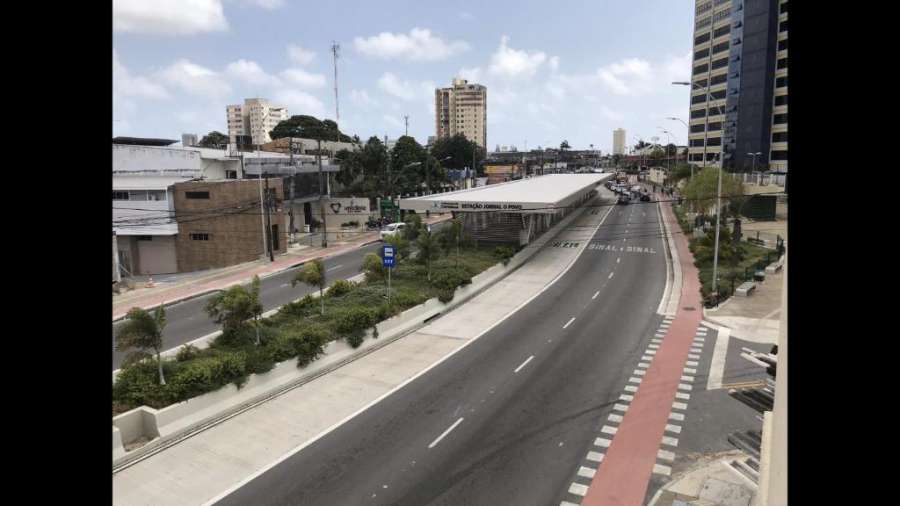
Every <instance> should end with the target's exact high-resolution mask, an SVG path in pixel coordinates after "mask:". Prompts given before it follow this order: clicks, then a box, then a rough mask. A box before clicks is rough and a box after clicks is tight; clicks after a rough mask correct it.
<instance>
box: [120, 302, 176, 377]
mask: <svg viewBox="0 0 900 506" xmlns="http://www.w3.org/2000/svg"><path fill="white" fill-rule="evenodd" d="M165 326H166V310H165V309H163V307H162V306H159V307H158V308H156V311H154V313H153V314H152V315H151V314H150V313H148V312H147V311H146V310H145V309H141V308H139V307H133V308H131V309H130V310H129V311H128V314H127V315H126V316H125V323H123V324H122V325H121V326H120V327H119V331H118V332H117V333H116V351H128V350H135V351H132V352H131V353H129V354H128V356H127V357H126V358H125V361H126V363H134V362H138V361H140V360H143V359H144V358H147V357H148V356H150V350H152V351H153V352H154V353H155V354H156V363H157V366H158V367H159V384H160V385H165V384H166V377H165V375H164V374H163V367H162V355H161V354H162V332H163V328H165Z"/></svg>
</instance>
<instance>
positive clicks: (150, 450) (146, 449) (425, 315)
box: [113, 206, 609, 474]
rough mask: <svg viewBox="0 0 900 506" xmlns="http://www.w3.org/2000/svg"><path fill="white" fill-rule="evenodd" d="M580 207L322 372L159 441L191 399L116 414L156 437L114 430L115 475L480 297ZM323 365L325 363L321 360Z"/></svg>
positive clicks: (309, 373) (412, 310)
mask: <svg viewBox="0 0 900 506" xmlns="http://www.w3.org/2000/svg"><path fill="white" fill-rule="evenodd" d="M585 209H586V207H584V206H582V207H581V208H579V209H578V210H576V211H575V212H572V213H571V214H570V215H569V216H566V217H565V218H563V219H562V220H561V221H560V222H559V223H557V224H556V225H554V227H552V228H551V229H550V230H548V231H547V233H545V234H544V235H543V237H541V238H539V239H538V240H537V241H535V242H533V243H531V244H529V245H528V246H527V247H525V248H523V249H522V250H521V251H519V252H518V253H517V254H516V255H515V256H514V257H513V258H512V259H510V261H509V262H508V263H507V265H506V266H503V265H502V264H496V265H494V266H493V267H490V268H488V269H487V270H485V271H483V272H482V273H481V274H479V275H478V276H476V277H475V278H473V279H472V284H471V285H467V286H464V287H459V288H457V292H456V293H457V295H456V296H455V297H454V298H453V300H452V301H450V302H449V303H447V304H443V303H440V302H439V301H437V299H429V300H428V301H426V302H425V303H423V304H421V305H419V306H415V307H413V308H410V309H407V310H406V311H404V312H403V313H401V314H400V315H398V316H395V317H394V318H391V319H389V320H385V322H382V323H386V322H390V320H395V321H394V322H393V325H392V326H391V327H390V329H379V334H380V337H379V339H377V340H375V339H366V340H365V341H364V343H363V346H362V347H361V348H359V349H356V350H353V351H351V352H349V354H348V355H347V356H346V357H342V358H340V359H337V360H336V361H335V362H334V363H332V364H327V365H324V366H323V367H321V368H315V369H310V370H308V371H307V373H306V374H304V373H300V376H299V377H298V378H294V379H290V380H288V381H286V382H283V383H281V384H279V385H277V386H273V387H271V388H269V389H268V390H266V391H265V392H263V393H261V394H259V395H256V396H254V397H252V398H251V399H249V400H246V401H244V402H241V403H239V404H237V405H235V406H231V407H228V408H225V409H222V410H220V411H219V412H217V413H216V414H214V415H211V416H207V417H204V418H203V419H201V420H199V421H197V422H195V423H192V424H189V425H187V426H186V427H184V428H182V429H180V430H177V431H176V432H173V433H171V434H168V435H165V436H162V437H159V426H157V418H156V414H157V413H159V412H161V411H163V410H166V409H168V408H171V407H175V406H182V405H185V403H188V402H191V400H193V399H189V400H187V401H183V402H181V403H178V404H174V405H172V406H167V407H166V408H163V409H162V410H156V409H153V408H149V407H146V406H141V407H138V408H135V409H133V410H131V411H129V412H127V413H123V414H121V415H118V416H117V417H114V419H113V420H114V423H115V422H116V420H117V419H118V420H123V419H124V417H125V416H126V415H129V416H132V417H135V416H138V415H140V416H141V417H142V418H141V419H142V420H143V422H141V423H143V426H144V427H147V426H148V425H149V426H150V429H151V430H150V431H149V432H151V433H155V434H153V435H156V436H157V438H156V439H154V440H152V441H151V442H149V443H147V444H146V445H144V446H142V447H141V448H137V449H135V450H132V451H131V452H128V454H125V452H124V448H122V449H120V448H119V447H118V446H117V443H118V444H119V445H121V444H122V443H123V442H124V441H123V440H124V438H123V437H122V436H121V434H119V435H118V437H117V433H116V431H115V430H114V435H113V445H114V446H113V457H114V458H113V474H115V473H117V472H119V471H122V470H124V469H126V468H128V467H130V466H132V465H134V464H136V463H138V462H140V461H141V460H144V459H146V458H149V457H151V456H152V455H154V454H156V453H159V452H161V451H163V450H165V449H166V448H169V447H171V446H174V445H175V444H178V443H179V442H181V441H184V440H186V439H188V438H190V437H192V436H194V435H196V434H199V433H200V432H203V431H205V430H207V429H210V428H212V427H215V426H216V425H218V424H220V423H222V422H224V421H226V420H228V419H230V418H232V417H234V416H237V415H239V414H240V413H243V412H245V411H247V410H249V409H252V408H254V407H256V406H258V405H260V404H262V403H264V402H266V401H269V400H271V399H274V398H275V397H278V396H280V395H282V394H284V393H286V392H288V391H290V390H293V389H294V388H297V387H300V386H302V385H304V384H306V383H308V382H310V381H312V380H314V379H316V378H318V377H320V376H323V375H325V374H328V373H329V372H332V371H334V370H336V369H338V368H340V367H342V366H344V365H346V364H349V363H351V362H353V361H355V360H357V359H360V358H362V357H364V356H366V355H368V354H369V353H372V352H374V351H377V350H378V349H381V348H383V347H384V346H387V345H388V344H391V343H392V342H395V341H397V340H398V339H401V338H402V337H404V336H406V335H409V334H410V333H413V332H415V331H417V330H418V329H420V328H422V327H423V326H425V325H427V324H429V323H431V322H432V321H433V320H434V319H435V318H439V317H440V316H442V315H444V314H446V313H448V312H450V311H452V310H453V309H455V308H456V307H458V306H460V305H462V304H464V303H466V302H468V301H469V300H470V299H472V298H474V297H475V296H477V295H478V294H480V293H482V292H483V291H484V290H486V289H488V288H490V287H491V286H493V285H494V284H496V283H497V282H499V281H500V280H502V279H503V278H505V277H506V276H508V275H509V274H511V273H513V272H515V271H516V270H517V269H518V268H519V267H521V266H522V265H523V264H524V263H525V262H526V261H527V260H528V259H530V258H531V257H532V256H533V255H534V254H535V253H537V251H539V250H540V249H541V248H542V247H543V246H544V245H545V244H546V243H547V242H549V241H550V240H551V239H552V238H553V237H555V236H556V235H557V234H559V233H560V232H561V231H562V230H563V229H564V228H565V227H566V226H567V225H568V224H569V223H571V222H572V221H573V220H574V219H576V218H577V217H579V216H581V215H582V214H583V213H584V210H585ZM608 214H609V212H607V215H608ZM604 220H605V216H604ZM601 223H602V221H601ZM577 258H578V257H577V256H576V259H577ZM573 262H574V260H573ZM491 271H493V272H491ZM479 276H484V278H483V279H481V280H477V279H476V278H478V277H479ZM429 305H430V306H432V308H431V309H429V308H428V307H427V306H429ZM405 315H409V316H406V317H405ZM410 316H411V318H410ZM408 320H412V321H408ZM211 335H212V334H210V336H211ZM205 337H209V336H205ZM367 337H371V332H367ZM201 339H203V338H201ZM336 342H337V341H335V343H336ZM182 346H183V345H182ZM176 350H177V348H176ZM170 351H171V350H170ZM324 358H326V357H323V358H322V359H319V360H323V359H324ZM295 362H296V360H295V359H291V360H287V361H285V362H281V363H280V364H278V365H276V368H277V367H279V366H283V364H292V363H295ZM322 363H324V361H323V362H322ZM315 364H316V362H313V363H312V364H310V365H309V366H307V367H311V366H312V367H314V366H315ZM265 374H271V371H270V372H269V373H265ZM254 376H263V375H256V374H254V375H251V378H252V377H254ZM248 381H249V380H248ZM226 388H229V385H226V386H225V387H222V388H221V389H219V390H217V391H216V392H219V391H222V390H224V389H226ZM216 392H209V393H207V394H203V396H208V395H211V394H215V393H216ZM203 396H199V397H203ZM199 397H198V398H199ZM198 398H195V399H198ZM148 418H149V419H150V420H149V421H148V420H147V419H148ZM122 423H129V424H133V422H125V421H123V422H122ZM170 423H174V422H170ZM166 425H168V424H166ZM114 429H116V427H115V426H114ZM119 430H121V429H119ZM140 430H141V431H143V432H148V431H146V429H140Z"/></svg>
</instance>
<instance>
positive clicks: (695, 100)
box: [691, 93, 706, 104]
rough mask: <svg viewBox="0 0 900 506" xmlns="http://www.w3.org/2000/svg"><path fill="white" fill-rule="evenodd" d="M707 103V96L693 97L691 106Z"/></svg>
mask: <svg viewBox="0 0 900 506" xmlns="http://www.w3.org/2000/svg"><path fill="white" fill-rule="evenodd" d="M703 102H706V94H705V93H704V94H701V95H694V96H693V97H691V104H700V103H703Z"/></svg>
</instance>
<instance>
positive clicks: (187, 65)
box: [158, 58, 231, 99]
mask: <svg viewBox="0 0 900 506" xmlns="http://www.w3.org/2000/svg"><path fill="white" fill-rule="evenodd" d="M158 78H159V79H160V80H162V81H164V82H166V83H168V84H169V85H171V86H174V87H177V88H180V89H182V90H184V91H186V92H188V93H191V94H194V95H201V96H206V97H209V98H211V99H219V98H222V97H223V96H224V95H227V94H228V93H230V92H231V86H230V85H229V84H228V83H227V82H226V81H225V80H224V79H223V78H222V76H221V75H220V74H219V73H218V72H215V71H212V70H210V69H208V68H206V67H201V66H200V65H197V64H194V63H191V62H190V61H188V60H186V59H183V58H182V59H180V60H178V61H176V62H175V63H173V64H172V65H169V66H168V67H166V68H165V69H163V70H162V71H160V72H159V73H158Z"/></svg>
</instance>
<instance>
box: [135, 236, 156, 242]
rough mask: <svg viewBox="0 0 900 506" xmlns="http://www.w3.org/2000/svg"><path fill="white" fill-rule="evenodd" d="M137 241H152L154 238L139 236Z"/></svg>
mask: <svg viewBox="0 0 900 506" xmlns="http://www.w3.org/2000/svg"><path fill="white" fill-rule="evenodd" d="M137 240H138V241H152V240H153V236H152V235H139V236H137Z"/></svg>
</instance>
